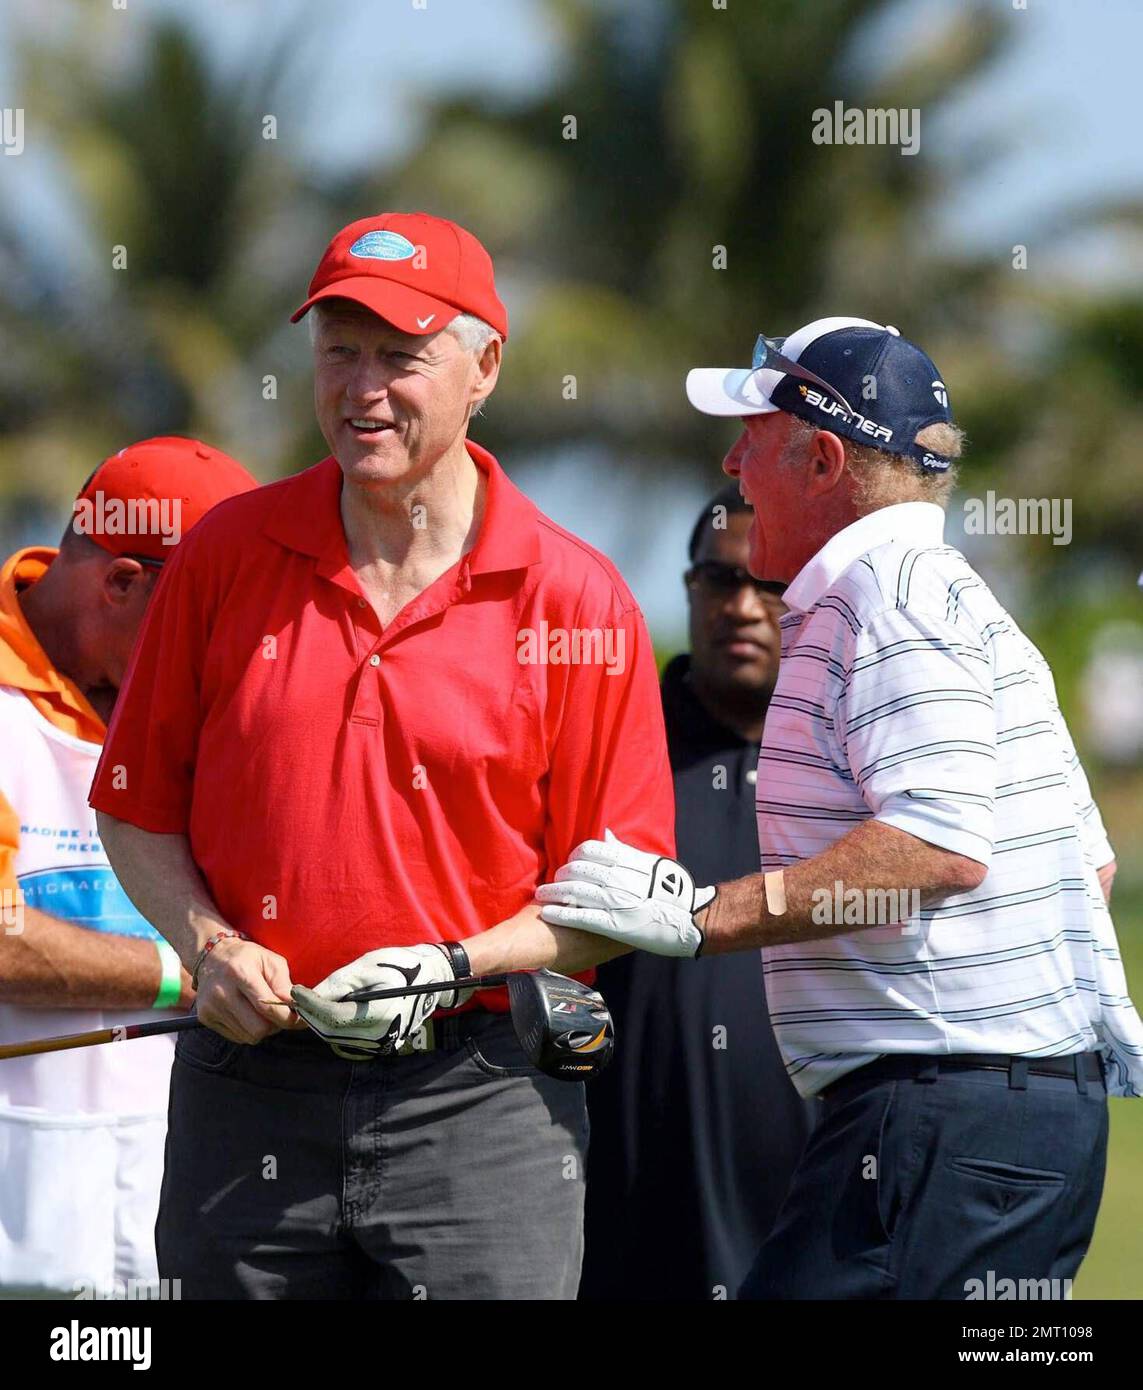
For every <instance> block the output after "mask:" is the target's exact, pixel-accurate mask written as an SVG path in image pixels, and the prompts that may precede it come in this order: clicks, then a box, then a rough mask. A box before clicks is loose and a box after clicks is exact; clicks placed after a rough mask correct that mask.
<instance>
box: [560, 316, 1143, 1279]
mask: <svg viewBox="0 0 1143 1390" xmlns="http://www.w3.org/2000/svg"><path fill="white" fill-rule="evenodd" d="M687 392H688V395H689V397H690V400H691V402H692V404H694V405H695V406H696V407H697V408H698V409H699V410H702V411H705V412H706V413H708V414H714V415H727V416H738V417H741V418H742V420H743V425H744V429H745V435H746V444H745V447H744V448H742V449H736V450H734V451H732V453H731V454H730V455H729V456H728V458H727V463H726V469H727V471H728V472H729V473H731V474H732V475H735V476H739V478H740V485H741V487H742V490H743V493H744V495H745V496H746V498H747V499H748V500H749V501H750V502H752V503H753V505H754V507H755V522H754V525H753V531H752V536H751V552H750V569H751V572H752V573H753V574H755V575H756V576H757V577H759V578H765V579H770V580H780V581H787V582H788V584H789V587H788V588H787V590H786V594H785V602H786V604H787V605H788V607H789V610H790V611H789V615H788V616H787V617H786V618H784V619H783V620H782V663H781V671H780V675H779V678H778V684H777V688H776V690H775V692H774V696H773V699H772V700H771V704H770V713H769V716H768V718H767V721H766V730H765V735H764V739H763V743H762V750H761V756H760V759H759V769H758V783H757V795H758V830H759V840H760V844H761V851H762V869H763V873H761V874H757V875H752V876H750V877H748V878H743V879H738V880H737V881H735V882H733V883H725V884H721V885H719V886H718V888H717V889H716V888H698V889H696V887H695V885H694V882H693V880H692V879H691V877H690V875H689V874H688V873H687V872H686V870H685V869H684V868H683V867H682V866H681V865H679V864H677V863H675V861H673V860H665V859H656V858H655V856H653V855H650V854H646V853H643V852H640V851H638V850H634V849H632V848H629V847H628V846H626V845H624V844H622V843H621V842H620V841H618V840H614V839H612V838H610V837H608V838H607V840H606V841H605V842H599V841H590V842H588V843H586V844H584V845H581V846H580V847H579V848H578V849H577V850H576V851H575V852H574V853H573V856H572V860H571V861H570V862H569V864H568V865H567V866H565V867H564V868H563V869H561V870H560V871H559V873H558V875H557V880H558V881H557V882H556V883H553V884H550V885H545V886H544V887H542V888H541V889H540V890H539V897H540V899H541V901H543V902H544V903H545V904H547V905H546V906H545V908H544V912H543V915H544V918H545V920H547V921H549V922H551V923H555V924H559V925H564V926H574V927H579V928H581V929H584V930H587V931H594V932H598V933H600V934H602V935H603V936H605V937H608V938H611V939H612V940H615V941H620V942H623V943H625V944H627V945H630V946H635V947H641V948H643V949H644V950H650V951H654V952H658V953H660V954H665V955H691V956H695V955H698V953H699V951H700V950H704V951H705V952H706V953H707V954H711V953H715V952H723V951H735V950H743V949H747V948H751V947H761V948H762V950H763V955H764V959H765V969H766V990H767V995H768V997H769V1001H770V1010H771V1016H772V1019H773V1022H774V1027H775V1032H776V1034H777V1037H778V1041H779V1043H780V1045H781V1048H782V1052H783V1055H784V1057H785V1061H786V1066H787V1069H788V1071H789V1073H790V1075H791V1077H792V1078H793V1080H794V1082H795V1083H796V1085H797V1086H798V1089H799V1090H800V1091H801V1093H802V1094H803V1095H805V1096H814V1095H818V1096H821V1097H823V1099H824V1102H825V1105H824V1112H825V1113H824V1118H823V1121H822V1123H821V1125H820V1127H819V1128H818V1130H817V1132H816V1133H815V1134H814V1136H813V1138H812V1139H811V1141H810V1144H809V1146H808V1148H807V1149H806V1152H805V1154H804V1156H803V1159H802V1162H801V1164H800V1166H799V1169H798V1171H797V1173H796V1175H795V1178H794V1181H793V1185H792V1187H791V1190H790V1193H789V1196H788V1198H787V1201H786V1204H785V1206H784V1207H783V1210H782V1212H781V1214H780V1216H779V1218H778V1222H777V1225H776V1227H775V1229H774V1231H773V1233H772V1235H771V1236H770V1238H769V1239H768V1240H767V1241H766V1243H765V1245H764V1246H763V1247H762V1250H761V1251H760V1253H759V1255H758V1258H757V1260H756V1262H755V1265H754V1268H753V1270H752V1271H751V1273H750V1274H749V1275H748V1277H747V1280H746V1282H745V1284H744V1285H743V1289H742V1296H744V1297H755V1298H951V1299H959V1298H968V1297H978V1296H982V1293H981V1291H982V1290H987V1289H989V1288H997V1287H1001V1285H1000V1281H1001V1280H1004V1279H1012V1280H1017V1281H1019V1280H1024V1281H1029V1280H1035V1281H1037V1284H1036V1288H1037V1292H1038V1296H1040V1297H1062V1296H1064V1295H1065V1294H1066V1291H1067V1288H1068V1281H1069V1280H1070V1279H1071V1278H1072V1276H1074V1274H1075V1273H1076V1270H1077V1269H1078V1268H1079V1265H1080V1261H1081V1260H1082V1258H1083V1256H1084V1253H1085V1252H1086V1250H1087V1247H1088V1244H1089V1242H1090V1239H1091V1234H1092V1230H1093V1228H1094V1225H1095V1218H1096V1213H1097V1211H1098V1207H1099V1200H1100V1195H1101V1191H1102V1185H1103V1176H1104V1167H1105V1158H1106V1147H1107V1103H1106V1096H1107V1095H1108V1094H1112V1095H1128V1096H1138V1095H1140V1094H1141V1093H1143V1024H1141V1023H1140V1020H1139V1016H1138V1014H1137V1013H1136V1011H1135V1009H1134V1007H1133V1006H1132V1004H1131V1001H1130V999H1129V998H1128V995H1127V986H1126V982H1125V979H1124V973H1123V967H1122V964H1121V962H1120V957H1119V951H1118V947H1117V943H1116V938H1115V929H1114V927H1113V926H1112V922H1111V918H1110V916H1109V913H1108V909H1107V901H1106V900H1107V898H1108V896H1109V894H1110V888H1111V879H1112V877H1113V875H1114V871H1115V861H1114V857H1113V854H1112V850H1111V846H1110V845H1109V844H1108V841H1107V837H1106V835H1105V833H1104V829H1103V825H1102V822H1101V820H1100V816H1099V812H1098V810H1097V808H1096V806H1095V804H1094V802H1093V801H1092V799H1091V794H1090V792H1089V790H1088V784H1087V780H1086V778H1085V776H1084V772H1083V769H1082V767H1081V766H1080V763H1079V759H1078V758H1077V757H1076V753H1075V749H1074V747H1073V745H1072V741H1071V738H1070V736H1069V734H1068V730H1067V726H1066V724H1065V722H1064V719H1063V716H1062V715H1061V713H1060V710H1059V707H1058V705H1057V702H1056V694H1055V687H1054V685H1053V681H1052V675H1051V672H1050V670H1049V669H1048V666H1047V664H1046V663H1045V661H1044V659H1043V657H1042V656H1041V655H1040V653H1039V652H1038V651H1037V649H1036V648H1035V646H1033V644H1032V643H1031V642H1030V641H1029V640H1028V638H1027V637H1025V635H1024V634H1023V633H1022V632H1021V631H1020V629H1019V628H1018V627H1017V626H1016V624H1015V623H1014V622H1013V620H1012V619H1011V618H1010V617H1009V615H1008V614H1007V613H1006V612H1005V611H1004V609H1003V608H1002V607H1001V606H1000V604H999V603H998V602H997V600H996V598H995V597H994V596H993V595H992V593H991V592H990V591H989V589H988V588H987V586H986V585H985V584H984V582H983V581H982V580H981V579H980V577H979V576H978V575H977V574H975V573H974V572H973V570H972V569H971V568H970V566H969V565H968V563H967V562H966V561H965V559H964V557H963V556H962V555H961V554H959V553H958V552H957V551H956V550H954V549H953V548H952V547H951V546H947V545H945V544H944V542H943V540H942V529H943V523H944V511H943V508H944V506H945V504H946V501H947V498H948V495H949V492H950V490H951V487H952V484H953V479H954V471H955V470H954V460H955V459H956V458H957V457H958V455H959V454H960V451H961V435H960V432H959V431H958V430H957V429H956V427H955V426H954V425H953V423H952V417H951V414H950V411H949V404H948V392H947V390H946V388H945V386H944V384H943V382H942V381H941V378H940V373H939V372H938V371H937V369H936V367H935V366H934V365H933V363H932V361H931V360H930V359H929V358H928V357H927V356H926V355H925V354H924V353H923V352H922V351H921V350H920V349H919V348H918V347H916V346H915V345H914V344H912V343H910V342H908V341H906V340H905V339H904V338H902V337H901V336H900V335H899V334H898V332H897V330H896V329H895V328H891V327H882V326H881V325H879V324H875V323H871V322H869V321H867V320H863V319H849V318H829V319H820V320H818V321H817V322H815V323H811V324H808V325H807V326H806V327H804V328H801V329H799V330H798V331H797V332H796V333H794V334H792V335H791V336H790V337H788V338H786V339H784V340H778V339H769V338H766V337H764V336H763V337H760V338H759V340H758V342H757V344H756V346H755V353H754V361H753V364H752V366H751V367H750V368H747V369H743V370H723V369H708V370H698V371H694V372H692V373H691V374H690V376H689V377H688V380H687ZM759 1122H760V1123H765V1117H764V1116H760V1117H759ZM1043 1281H1049V1282H1047V1283H1046V1284H1045V1283H1044V1282H1043ZM1016 1287H1020V1285H1019V1284H1017V1285H1016ZM1024 1287H1028V1285H1027V1284H1025V1285H1024Z"/></svg>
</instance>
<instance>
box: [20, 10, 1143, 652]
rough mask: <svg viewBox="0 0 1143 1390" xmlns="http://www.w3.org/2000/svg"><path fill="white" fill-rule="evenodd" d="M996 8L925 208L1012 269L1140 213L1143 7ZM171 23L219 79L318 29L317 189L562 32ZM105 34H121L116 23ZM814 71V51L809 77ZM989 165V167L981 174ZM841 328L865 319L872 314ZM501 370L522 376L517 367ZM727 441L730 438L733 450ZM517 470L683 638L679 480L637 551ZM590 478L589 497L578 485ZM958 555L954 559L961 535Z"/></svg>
mask: <svg viewBox="0 0 1143 1390" xmlns="http://www.w3.org/2000/svg"><path fill="white" fill-rule="evenodd" d="M598 2H599V3H600V4H605V5H607V4H611V5H618V6H619V7H620V9H621V11H622V12H623V13H624V15H625V16H626V20H627V22H628V23H631V24H638V23H640V22H653V19H654V7H655V4H656V0H598ZM690 2H691V3H695V4H697V3H701V0H690ZM106 3H107V4H108V6H109V4H110V0H106ZM729 3H730V4H731V5H736V4H744V3H750V0H729ZM804 3H806V4H813V3H814V0H804ZM991 3H992V4H993V5H994V6H995V8H996V9H997V10H998V11H1000V12H1002V13H1004V14H1005V15H1007V16H1010V22H1011V24H1012V26H1013V28H1014V30H1015V32H1016V38H1015V41H1014V43H1013V45H1012V48H1011V51H1010V53H1009V55H1008V56H1007V57H1005V58H1004V59H1003V60H1002V61H1001V62H1000V63H998V64H996V65H994V66H993V67H992V68H991V69H990V70H988V71H987V72H986V73H985V74H983V75H982V76H981V78H980V79H979V80H978V81H976V82H974V83H973V84H971V86H970V87H966V88H964V89H963V90H962V91H961V92H960V93H959V94H958V95H957V97H956V98H955V99H954V100H953V101H952V102H951V103H950V104H949V105H948V107H947V108H946V109H944V110H943V111H941V112H937V113H933V114H932V116H931V119H930V115H929V113H927V112H926V113H924V114H923V117H922V136H921V139H922V153H921V155H920V156H917V157H918V158H925V157H933V158H938V159H946V158H947V159H949V160H950V161H951V160H956V159H957V158H958V157H959V158H960V159H962V160H964V159H965V157H966V156H967V159H968V163H969V165H970V168H971V173H969V174H967V175H966V176H965V177H964V179H963V180H962V181H961V182H960V183H959V185H957V186H956V187H955V188H954V189H953V190H952V192H951V194H950V195H949V196H948V197H947V199H946V200H945V201H944V202H943V203H942V205H941V206H940V207H938V208H936V209H934V210H933V221H934V235H935V236H936V237H938V238H939V239H940V240H941V241H942V242H943V243H944V246H945V247H946V249H949V250H951V251H953V252H954V253H955V252H956V251H957V250H958V249H963V250H965V251H968V250H971V251H973V252H979V251H982V250H983V251H986V252H987V251H989V249H990V248H994V249H995V253H996V254H997V255H1005V256H1007V255H1008V254H1010V252H1009V248H1010V247H1011V246H1012V245H1013V244H1014V243H1017V242H1020V243H1024V244H1034V243H1035V241H1036V236H1037V231H1038V229H1040V228H1042V227H1043V226H1044V225H1045V224H1046V222H1047V221H1048V220H1050V218H1051V217H1052V216H1054V215H1055V214H1057V213H1058V212H1060V211H1061V210H1062V209H1066V208H1068V207H1073V206H1074V207H1081V208H1082V207H1083V206H1085V205H1086V204H1088V203H1090V202H1092V201H1093V200H1095V199H1097V198H1103V197H1107V196H1109V195H1110V196H1113V197H1122V198H1124V200H1126V199H1127V198H1129V197H1136V198H1138V197H1139V194H1140V189H1141V187H1143V154H1141V148H1140V145H1141V142H1140V134H1141V131H1143V119H1141V114H1143V101H1141V97H1140V80H1139V75H1138V65H1139V57H1138V54H1139V51H1140V49H1141V48H1143V0H1027V4H1028V8H1027V9H1026V10H1021V9H1015V8H1014V7H1013V4H1012V0H991ZM964 8H965V5H964V4H963V0H893V2H892V3H890V4H888V5H886V7H885V9H884V11H883V12H882V13H881V14H880V16H879V17H878V18H876V19H875V20H874V22H873V23H871V24H870V26H869V28H868V31H867V32H866V34H865V35H864V36H863V37H862V40H861V42H860V43H859V44H858V46H857V49H856V51H855V53H854V54H853V55H852V61H853V62H855V63H856V64H858V65H861V66H865V65H870V66H880V65H882V64H888V65H889V66H892V65H894V64H895V63H897V62H907V61H908V56H909V52H910V49H911V46H912V45H913V44H915V43H916V42H918V41H919V40H920V39H921V38H922V37H923V36H924V35H925V34H926V33H927V32H928V31H930V30H931V28H932V26H939V25H940V24H941V23H942V22H943V21H944V20H947V19H948V18H949V17H950V16H952V15H955V14H958V13H960V12H962V11H963V10H964ZM162 11H176V12H178V13H179V14H180V15H181V16H182V17H183V18H185V19H186V20H187V21H188V22H189V23H191V24H193V25H194V26H195V27H196V28H198V29H199V30H201V32H202V33H203V34H204V35H205V36H206V38H207V39H208V41H209V44H210V46H211V49H212V50H213V52H214V54H215V56H216V58H217V61H218V62H219V64H220V65H221V66H222V67H223V68H224V69H225V70H228V71H231V72H235V73H237V72H238V71H240V69H241V64H242V62H243V55H245V54H248V53H250V52H251V51H253V50H255V49H256V48H257V46H258V45H259V44H260V43H265V42H266V41H267V39H268V38H269V39H272V37H273V35H274V34H276V33H280V32H282V30H283V29H284V28H286V27H287V25H288V21H289V17H290V14H291V13H296V14H299V15H307V16H308V20H307V26H306V29H307V33H308V34H309V35H311V38H310V40H309V41H308V42H306V43H305V44H304V45H301V46H300V51H299V52H298V54H297V56H296V59H295V67H294V74H293V81H294V82H297V83H300V84H302V85H303V87H304V89H305V90H306V91H307V92H308V100H307V101H305V102H304V103H302V104H301V106H302V107H303V108H304V109H305V111H306V114H305V116H304V119H300V118H299V128H298V129H297V130H291V129H289V126H288V124H287V125H286V126H285V127H283V128H280V132H279V138H280V139H282V140H289V141H291V142H292V143H293V145H294V148H295V150H296V151H297V153H298V154H299V156H300V157H301V158H302V159H303V160H305V161H307V162H309V163H310V164H311V165H312V167H313V169H314V171H315V172H317V173H333V172H336V173H339V174H344V173H346V172H351V171H352V170H353V169H355V168H365V167H371V168H372V169H376V168H377V166H378V165H379V164H380V165H382V166H383V165H384V163H385V162H387V161H388V160H389V159H391V158H392V157H393V156H395V155H396V154H398V153H401V152H403V151H404V150H406V149H407V148H408V147H409V146H411V145H412V144H414V143H415V142H416V139H417V135H418V130H419V122H420V116H421V112H422V111H423V109H424V108H425V107H426V106H427V105H428V104H429V103H430V102H431V101H432V100H433V99H435V98H436V97H438V96H439V95H440V94H441V93H444V92H450V91H455V90H457V89H458V88H471V89H477V90H480V91H484V92H488V93H491V94H494V95H495V97H496V98H497V99H498V100H503V101H506V102H510V101H511V100H512V99H513V98H514V97H518V96H521V95H525V94H527V93H529V92H531V91H534V90H536V89H537V88H539V87H542V86H543V85H545V84H547V83H549V82H550V81H551V80H552V77H553V75H554V74H555V73H556V72H557V71H558V65H559V61H560V52H561V47H560V33H559V31H558V29H557V28H556V27H555V25H554V23H553V21H552V19H551V16H550V13H549V11H548V10H547V9H546V7H545V6H544V5H542V4H540V3H537V0H427V6H426V8H424V9H415V8H414V6H413V0H338V3H336V4H334V5H322V6H314V5H313V4H311V3H306V0H128V11H126V12H123V14H122V17H121V21H120V22H122V23H124V25H125V26H126V25H128V24H130V23H131V22H132V21H137V20H139V19H141V18H145V17H146V16H147V15H148V14H149V13H159V12H162ZM67 12H68V6H66V5H64V4H62V3H61V0H7V3H6V4H5V5H4V7H3V9H2V10H0V88H5V87H8V86H9V84H10V82H11V79H12V77H13V74H12V72H11V69H10V65H9V60H8V59H7V58H6V57H5V53H6V49H7V44H6V43H5V38H6V36H7V34H8V33H10V32H11V30H12V28H13V26H14V25H15V26H18V27H19V28H21V29H26V30H30V31H32V32H36V31H40V32H43V31H45V30H51V29H52V28H54V27H57V26H59V25H61V24H63V23H65V22H66V15H67ZM107 27H108V28H109V29H110V30H111V32H112V33H114V27H113V26H112V25H110V24H109V25H108V26H107ZM826 41H827V35H825V34H823V35H822V42H823V43H825V42H826ZM103 56H104V57H105V58H106V59H108V61H109V65H110V66H112V67H113V66H114V64H115V63H116V62H117V61H118V62H122V63H125V64H126V63H129V62H130V61H131V45H130V44H129V43H119V44H116V43H115V41H114V39H112V41H111V47H110V51H109V53H106V54H104V55H103ZM819 56H820V55H819V54H818V53H816V52H815V53H812V54H807V61H815V60H817V59H818V58H819ZM616 99H617V100H621V99H622V94H621V93H617V94H616ZM0 104H5V103H3V102H0ZM287 119H288V118H287ZM986 148H991V150H992V152H993V154H992V157H990V158H987V159H985V158H976V157H975V152H977V151H983V150H984V149H986ZM20 162H21V163H23V161H20ZM21 173H22V174H23V175H24V178H23V179H22V180H21V182H22V185H23V186H22V191H21V193H20V194H19V195H18V196H20V197H21V198H22V199H23V201H24V203H25V211H26V215H27V216H29V217H35V216H37V211H38V210H39V209H41V207H42V205H41V198H43V199H45V200H46V199H48V198H49V197H50V195H49V193H48V192H47V191H46V189H45V188H44V187H42V186H41V185H40V183H39V182H38V176H37V175H36V174H34V173H33V171H32V170H31V169H25V170H21ZM11 186H12V185H11V183H9V187H11ZM366 211H370V210H367V209H362V212H363V213H365V212H366ZM38 220H45V219H42V218H40V219H38ZM65 225H66V223H65ZM1135 246H1136V247H1137V243H1135ZM1133 249H1134V248H1133V247H1132V246H1131V245H1130V244H1127V243H1123V242H1118V241H1116V240H1115V239H1114V238H1109V237H1106V236H1104V237H1102V238H1100V239H1099V240H1097V241H1093V240H1092V239H1091V238H1090V237H1088V238H1085V237H1083V236H1077V237H1076V238H1075V239H1074V241H1073V242H1072V244H1071V247H1070V254H1068V255H1066V256H1065V257H1064V259H1063V260H1062V261H1061V273H1067V274H1071V275H1083V276H1084V277H1085V278H1086V279H1089V280H1091V281H1092V282H1093V284H1097V283H1098V282H1099V280H1101V279H1103V278H1106V276H1107V275H1108V274H1114V275H1115V276H1117V277H1120V278H1122V277H1123V276H1124V275H1127V276H1134V277H1136V278H1140V276H1141V272H1140V267H1139V265H1138V264H1137V263H1132V262H1130V259H1129V257H1130V255H1131V254H1132V251H1133ZM841 311H843V312H855V313H865V312H867V310H866V309H865V308H864V307H863V306H845V307H844V308H843V309H842V310H841ZM868 312H870V313H871V314H872V316H873V317H876V314H875V313H872V310H869V311H868ZM794 326H795V325H776V326H775V329H776V330H777V331H789V330H790V329H792V328H793V327H794ZM304 350H305V346H304V344H302V343H299V351H304ZM506 370H509V371H510V370H511V352H510V351H509V354H508V357H507V359H506ZM681 389H682V383H681V382H680V390H681ZM494 407H495V403H494V402H493V403H492V408H494ZM476 433H477V435H479V429H477V431H476ZM731 437H732V433H731V432H728V439H727V442H728V443H729V441H730V438H731ZM512 463H513V473H514V476H515V477H516V479H517V481H518V482H520V483H521V485H522V486H524V487H525V489H526V490H527V491H528V492H529V493H530V494H531V495H532V496H533V497H534V498H535V500H536V501H537V503H538V504H539V505H540V506H541V507H542V508H544V510H546V511H547V512H549V514H550V515H552V516H553V517H554V518H555V519H556V520H557V521H559V522H560V523H561V524H562V525H565V526H567V527H569V528H570V529H571V530H573V531H576V532H577V533H579V534H580V535H582V536H583V537H584V538H585V539H586V540H588V541H590V542H591V543H593V544H595V545H597V546H599V547H600V548H601V549H603V550H604V551H606V552H607V553H609V554H612V555H615V556H616V557H617V558H620V560H621V563H622V565H623V568H624V572H625V575H626V577H627V579H628V582H629V583H630V584H631V587H632V589H633V590H634V592H635V594H636V597H637V598H638V599H639V601H640V603H641V604H642V605H643V607H644V611H645V612H646V614H647V618H648V621H649V623H650V625H651V627H652V630H653V631H654V632H655V634H656V636H657V638H658V639H659V640H660V641H667V642H672V641H675V640H677V639H679V638H681V636H682V633H683V631H684V625H683V607H682V588H681V584H680V583H679V580H678V574H679V572H680V571H681V569H682V568H683V567H684V564H685V543H686V537H687V535H688V534H689V531H690V529H691V526H692V525H693V521H694V517H695V515H696V514H697V511H698V508H699V507H700V506H701V505H702V503H703V500H704V498H705V496H706V489H705V488H704V487H703V486H702V485H701V484H697V483H692V484H690V485H687V484H686V483H672V484H671V485H670V487H669V488H664V489H662V490H661V491H657V494H656V497H655V508H654V512H655V517H656V524H655V527H654V529H653V531H652V530H650V529H648V531H647V534H646V537H645V539H644V541H643V543H640V541H639V539H638V538H633V537H632V527H631V522H630V519H631V516H632V511H633V506H632V498H631V495H630V488H629V487H628V486H627V485H626V484H625V481H624V479H623V476H622V472H621V470H616V469H614V467H611V468H608V467H593V461H592V459H591V458H590V457H585V456H584V455H582V454H575V455H567V456H563V457H559V458H554V459H552V458H549V459H545V460H544V461H543V464H542V466H535V465H534V464H533V465H532V466H529V463H528V461H526V460H513V461H512ZM717 466H718V460H717V459H712V460H711V461H710V466H709V472H708V474H707V478H708V481H709V483H710V489H711V490H713V488H714V487H715V486H717V484H718V482H719V481H720V478H719V474H718V471H717ZM587 474H590V486H585V485H584V479H585V475H587ZM952 529H953V528H950V531H951V530H952ZM949 539H950V540H952V541H953V543H956V540H957V537H956V535H954V534H950V536H949Z"/></svg>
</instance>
